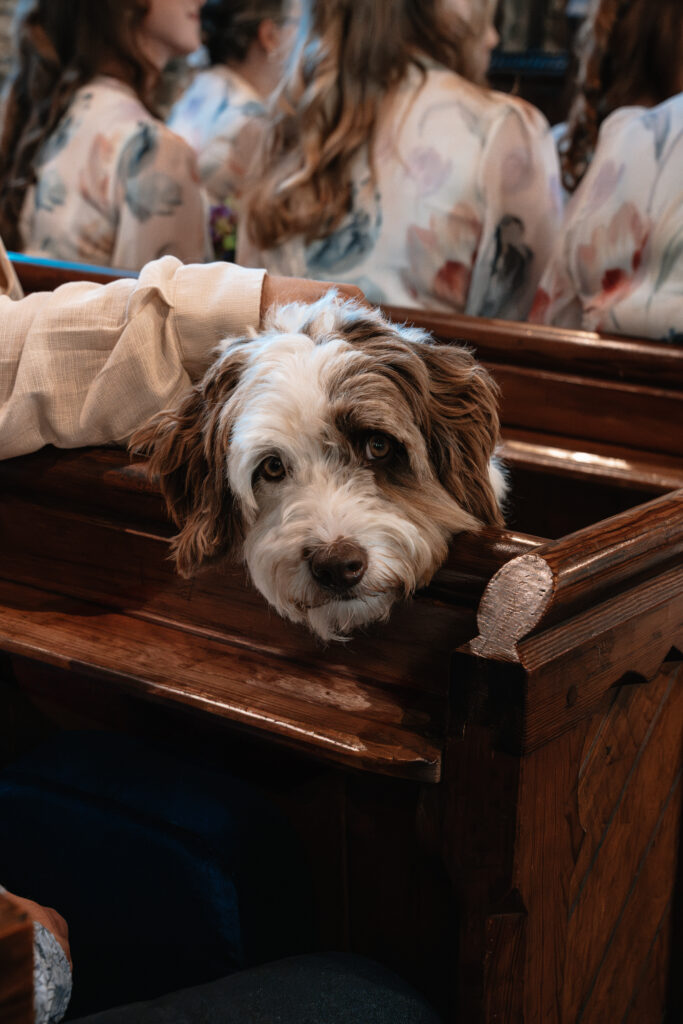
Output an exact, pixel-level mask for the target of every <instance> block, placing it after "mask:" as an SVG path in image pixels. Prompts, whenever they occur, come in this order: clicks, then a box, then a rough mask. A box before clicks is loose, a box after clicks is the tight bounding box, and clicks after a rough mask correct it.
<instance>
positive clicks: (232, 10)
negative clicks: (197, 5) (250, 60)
mask: <svg viewBox="0 0 683 1024" xmlns="http://www.w3.org/2000/svg"><path fill="white" fill-rule="evenodd" d="M283 2H284V0H207V3H205V4H204V6H203V7H202V10H201V19H202V35H203V39H204V45H205V46H206V49H207V50H208V52H209V59H210V61H211V63H212V64H241V63H242V61H243V60H244V59H245V57H246V56H247V51H248V50H249V47H250V45H251V44H252V42H253V41H254V39H256V37H257V35H258V30H259V25H260V24H261V22H262V21H265V19H266V18H272V19H273V21H279V20H281V18H282V9H283Z"/></svg>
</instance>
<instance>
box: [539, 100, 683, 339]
mask: <svg viewBox="0 0 683 1024" xmlns="http://www.w3.org/2000/svg"><path fill="white" fill-rule="evenodd" d="M532 319H533V320H535V321H536V322H539V323H547V324H556V325H558V326H562V327H578V328H584V329H586V330H598V331H605V332H616V333H618V334H628V335H633V336H635V337H644V338H657V339H661V340H664V341H671V342H676V343H678V344H681V343H683V93H680V94H679V95H677V96H674V97H673V98H672V99H670V100H667V101H666V102H665V103H662V104H660V105H659V106H658V107H653V108H652V109H650V110H646V109H644V108H643V107H624V108H622V109H621V110H617V111H615V112H614V113H613V114H611V115H610V116H609V117H608V118H607V119H606V120H605V121H604V123H603V125H602V127H601V130H600V137H599V139H598V145H597V148H596V151H595V156H594V157H593V160H592V163H591V166H590V168H589V170H588V172H587V173H586V176H585V177H584V179H583V181H582V182H581V184H580V185H579V187H578V189H577V190H576V192H575V193H574V195H573V196H572V198H571V200H570V202H569V204H568V206H567V212H566V219H565V225H564V230H563V232H562V234H561V235H560V237H559V239H558V242H557V246H556V249H555V252H554V255H553V258H552V261H551V263H550V265H549V266H548V269H547V270H546V272H545V273H544V275H543V278H542V280H541V285H540V288H539V291H538V293H537V295H536V299H535V301H534V306H533V310H532Z"/></svg>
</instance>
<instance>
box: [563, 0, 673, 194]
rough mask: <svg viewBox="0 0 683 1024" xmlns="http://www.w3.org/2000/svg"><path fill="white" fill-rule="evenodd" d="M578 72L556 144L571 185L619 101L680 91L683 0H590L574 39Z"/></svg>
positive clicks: (648, 101)
mask: <svg viewBox="0 0 683 1024" xmlns="http://www.w3.org/2000/svg"><path fill="white" fill-rule="evenodd" d="M577 58H578V74H577V84H576V90H575V97H574V100H573V102H572V106H571V110H570V112H569V123H568V126H567V133H566V136H565V143H564V145H563V146H562V147H561V148H562V153H561V163H562V178H563V181H564V185H565V188H567V189H568V190H569V191H573V190H574V189H575V188H576V187H577V185H578V184H579V182H580V181H581V178H582V177H583V175H584V174H585V173H586V170H587V169H588V165H589V163H590V161H591V158H592V156H593V152H594V150H595V145H596V143H597V140H598V132H599V130H600V125H601V124H602V122H603V121H604V120H605V118H606V117H607V116H608V115H609V114H611V113H612V111H614V110H616V109H617V108H618V107H625V106H635V105H646V106H655V105H656V104H658V103H663V102H664V100H667V99H669V97H670V96H675V95H676V93H677V92H680V89H681V83H680V74H681V62H682V61H683V0H594V2H593V5H592V7H591V9H590V11H589V13H588V16H587V17H586V20H585V22H584V24H583V26H582V28H581V30H580V32H579V36H578V40H577Z"/></svg>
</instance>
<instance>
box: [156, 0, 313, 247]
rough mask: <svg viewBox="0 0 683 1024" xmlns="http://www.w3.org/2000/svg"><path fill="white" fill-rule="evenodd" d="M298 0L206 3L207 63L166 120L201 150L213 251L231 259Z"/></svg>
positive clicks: (203, 21)
mask: <svg viewBox="0 0 683 1024" xmlns="http://www.w3.org/2000/svg"><path fill="white" fill-rule="evenodd" d="M293 3H295V0H208V2H207V3H205V4H204V6H203V7H202V11H201V24H202V36H203V40H204V46H205V50H206V53H207V55H208V59H209V67H208V68H207V69H205V70H203V71H200V72H199V73H198V74H197V76H196V77H195V79H194V81H193V82H192V83H191V85H190V86H189V88H188V89H187V91H186V92H185V93H184V94H183V95H182V96H181V97H180V99H179V100H178V101H177V102H176V104H175V105H174V107H173V109H172V110H171V113H170V115H169V118H168V125H169V126H170V127H171V128H172V129H173V131H175V132H177V133H178V134H179V135H181V136H182V137H183V138H184V139H185V140H186V141H187V142H188V143H189V144H190V145H191V146H192V148H193V149H194V150H195V151H196V153H197V156H198V161H199V173H200V176H201V180H202V184H203V185H204V187H205V188H206V190H207V192H208V195H209V200H210V203H211V212H210V230H211V237H212V245H213V251H214V256H215V257H216V258H217V259H228V260H230V259H234V256H235V246H236V226H237V209H238V207H239V197H240V195H241V192H242V189H243V185H244V177H245V174H246V170H247V167H248V164H249V155H250V153H251V152H252V151H253V149H254V144H255V142H254V129H255V122H258V120H259V119H261V118H262V117H263V114H264V111H265V106H264V105H265V103H266V102H267V100H268V98H269V96H270V95H271V93H272V92H273V90H274V89H275V88H276V87H277V85H278V84H279V82H280V80H281V77H282V71H283V65H284V60H285V57H286V53H287V42H288V41H289V40H290V39H291V35H292V32H291V28H290V26H292V25H294V24H295V21H296V17H295V13H294V10H295V9H294V6H293Z"/></svg>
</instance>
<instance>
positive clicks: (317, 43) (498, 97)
mask: <svg viewBox="0 0 683 1024" xmlns="http://www.w3.org/2000/svg"><path fill="white" fill-rule="evenodd" d="M494 8H495V5H494V4H493V3H490V2H488V0H384V2H381V3H378V2H376V0H304V2H303V3H302V16H301V21H300V24H299V31H298V33H297V38H296V41H295V44H294V53H293V56H292V59H291V62H290V64H289V65H288V71H287V73H286V75H285V80H284V83H283V87H282V90H281V91H280V93H279V94H278V107H277V110H275V111H274V112H272V113H271V115H270V117H269V120H268V123H267V127H266V129H265V132H264V137H263V140H262V144H261V146H260V149H259V151H258V154H257V157H256V161H255V165H254V166H255V177H254V180H253V181H252V182H251V183H250V186H249V189H248V192H247V194H246V196H245V205H244V217H243V220H242V221H241V222H240V233H239V238H238V255H239V258H240V261H241V262H245V263H247V264H248V265H261V266H266V267H268V268H271V269H272V271H273V272H276V271H277V272H278V273H286V274H296V275H298V276H302V275H309V276H311V277H322V276H324V277H329V276H333V277H334V278H335V279H336V280H344V281H348V282H353V283H354V284H356V285H358V286H359V287H361V288H362V289H363V291H364V292H365V293H366V295H367V297H368V298H369V299H370V300H371V301H373V302H386V303H395V304H398V305H406V306H415V305H421V306H424V307H427V308H437V309H446V310H455V311H458V312H467V313H473V314H479V315H484V316H503V317H510V318H515V319H519V318H523V317H524V316H525V315H526V314H527V312H528V310H529V307H530V305H531V301H532V298H533V295H534V292H535V289H536V285H537V283H538V280H539V277H540V273H541V269H542V267H543V266H544V264H545V262H546V260H547V257H548V255H549V252H550V248H551V243H552V240H553V237H554V234H555V232H556V229H557V227H558V224H559V217H560V207H559V183H558V177H559V169H558V164H557V156H556V152H555V148H554V145H553V141H552V138H551V136H550V133H549V129H548V125H547V122H546V121H545V119H544V118H543V116H542V115H541V114H540V113H539V112H538V111H537V110H535V109H534V108H532V107H530V106H529V105H528V104H526V103H524V102H522V101H520V100H517V99H514V98H511V97H508V96H504V95H503V94H501V93H496V92H493V91H491V90H490V89H488V88H487V85H486V68H487V65H488V60H489V55H490V52H491V49H492V47H493V46H495V44H496V40H497V36H496V33H495V31H494V29H493V23H492V22H493V14H494Z"/></svg>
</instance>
